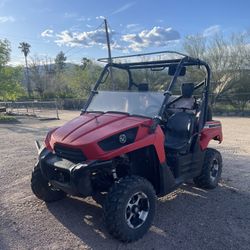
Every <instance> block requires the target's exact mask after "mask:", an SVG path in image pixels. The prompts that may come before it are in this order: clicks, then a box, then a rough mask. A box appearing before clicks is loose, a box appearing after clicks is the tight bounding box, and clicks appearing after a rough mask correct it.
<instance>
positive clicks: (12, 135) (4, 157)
mask: <svg viewBox="0 0 250 250" xmlns="http://www.w3.org/2000/svg"><path fill="white" fill-rule="evenodd" d="M77 114H78V113H75V112H64V113H63V114H60V117H61V118H62V119H61V120H60V121H38V120H31V119H21V120H20V123H18V124H0V142H1V148H0V249H3V250H5V249H37V250H38V249H102V250H104V249H109V250H111V249H150V250H152V249H185V250H188V249H192V250H194V249H227V250H228V249H237V250H238V249H250V132H249V129H250V118H220V120H221V121H222V123H223V129H224V142H223V143H222V144H221V145H218V144H216V143H212V144H213V146H215V147H216V148H218V149H219V150H220V151H221V153H222V156H223V161H224V169H223V176H222V181H221V182H220V185H219V187H218V188H217V189H215V190H212V191H211V190H210V191H207V190H202V189H198V188H196V187H195V186H194V185H192V183H189V184H185V185H183V186H182V187H181V188H179V189H178V190H177V191H175V192H174V193H172V194H170V195H168V196H165V197H163V198H161V199H160V200H158V202H157V210H156V216H155V219H154V223H153V226H152V227H151V229H150V231H149V232H148V233H147V234H146V235H145V236H144V238H142V239H141V240H139V241H137V242H135V243H131V244H123V243H120V242H119V241H117V240H115V239H113V238H112V237H111V236H109V234H108V233H107V231H106V230H105V228H104V226H103V223H102V210H101V208H100V206H98V205H97V204H96V203H95V202H94V201H93V200H92V199H90V198H88V199H78V198H74V197H70V198H66V199H65V200H62V201H58V202H55V203H51V204H45V203H44V202H42V201H40V200H38V199H37V198H36V197H35V196H34V195H33V194H32V192H31V189H30V176H31V171H32V168H33V166H34V164H35V162H36V158H37V153H36V148H35V145H34V140H35V139H40V140H42V139H43V138H44V136H45V134H46V132H47V131H48V129H49V128H50V127H53V126H58V125H61V124H63V123H64V122H65V121H66V120H69V119H70V118H72V117H74V116H76V115H77Z"/></svg>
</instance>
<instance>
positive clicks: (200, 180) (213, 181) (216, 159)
mask: <svg viewBox="0 0 250 250" xmlns="http://www.w3.org/2000/svg"><path fill="white" fill-rule="evenodd" d="M221 172H222V157H221V154H220V152H219V151H217V150H216V149H213V148H208V149H207V150H206V154H205V158H204V163H203V168H202V172H201V174H200V175H199V176H198V177H196V178H194V183H195V184H196V186H198V187H202V188H208V189H213V188H215V187H216V186H217V185H218V182H219V180H220V178H221Z"/></svg>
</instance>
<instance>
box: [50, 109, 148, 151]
mask: <svg viewBox="0 0 250 250" xmlns="http://www.w3.org/2000/svg"><path fill="white" fill-rule="evenodd" d="M150 121H151V119H150V118H143V117H142V118H141V117H135V116H129V115H126V114H117V113H105V114H99V113H86V114H83V115H81V116H79V117H76V118H75V119H73V120H72V121H69V122H67V123H66V124H65V125H63V126H62V127H60V128H58V129H57V130H55V131H54V132H53V133H52V135H51V141H50V145H51V146H52V148H53V145H54V143H56V142H57V143H62V144H70V145H71V146H80V145H86V144H90V143H92V142H97V141H100V140H102V139H103V138H106V137H109V136H111V135H113V134H116V133H119V132H121V131H124V130H126V129H129V128H132V127H136V126H139V125H140V124H142V123H145V122H146V123H147V124H149V122H150Z"/></svg>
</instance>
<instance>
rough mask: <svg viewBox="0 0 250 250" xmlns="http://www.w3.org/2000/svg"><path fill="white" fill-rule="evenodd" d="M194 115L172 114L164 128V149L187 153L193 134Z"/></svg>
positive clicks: (185, 113) (184, 113)
mask: <svg viewBox="0 0 250 250" xmlns="http://www.w3.org/2000/svg"><path fill="white" fill-rule="evenodd" d="M194 126H195V115H194V114H191V113H187V112H178V113H174V114H173V115H172V116H170V117H169V119H168V121H167V124H166V126H165V148H166V149H167V150H172V151H176V152H179V153H182V154H185V153H187V152H189V149H190V146H191V140H192V135H193V133H194Z"/></svg>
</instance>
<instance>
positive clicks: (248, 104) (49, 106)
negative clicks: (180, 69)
mask: <svg viewBox="0 0 250 250" xmlns="http://www.w3.org/2000/svg"><path fill="white" fill-rule="evenodd" d="M209 100H210V106H211V108H212V111H213V114H214V115H222V116H247V117H250V93H247V92H245V93H237V94H228V95H222V96H219V97H217V96H215V95H210V97H209ZM85 102H86V100H84V99H74V98H71V99H69V98H66V99H57V100H52V101H51V100H50V101H37V100H34V101H17V102H0V112H5V111H6V112H7V113H9V114H13V115H24V116H30V117H37V118H39V119H60V117H59V114H60V110H81V109H82V108H83V107H84V104H85Z"/></svg>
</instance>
